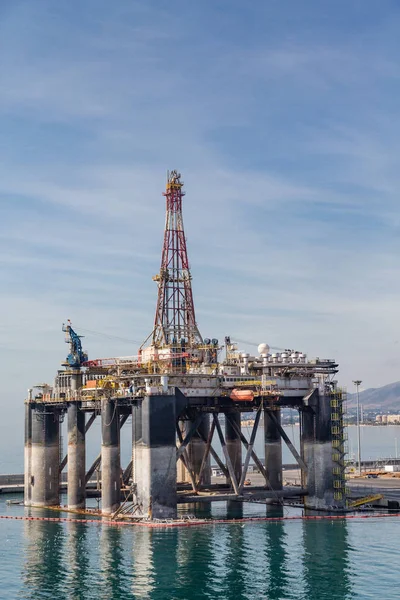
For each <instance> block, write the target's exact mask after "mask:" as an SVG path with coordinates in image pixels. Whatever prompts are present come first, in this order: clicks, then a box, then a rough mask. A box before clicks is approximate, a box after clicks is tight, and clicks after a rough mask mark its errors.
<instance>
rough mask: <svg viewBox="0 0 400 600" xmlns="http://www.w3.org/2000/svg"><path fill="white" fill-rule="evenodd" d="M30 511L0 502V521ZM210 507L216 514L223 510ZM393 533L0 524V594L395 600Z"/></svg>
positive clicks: (383, 524)
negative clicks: (216, 511) (1, 517)
mask: <svg viewBox="0 0 400 600" xmlns="http://www.w3.org/2000/svg"><path fill="white" fill-rule="evenodd" d="M31 510H32V509H27V508H24V507H22V506H14V505H13V506H7V505H6V504H5V501H4V497H3V498H1V497H0V514H8V515H23V514H26V515H28V514H29V511H31ZM218 510H219V512H220V514H222V513H223V511H224V510H225V508H224V507H223V506H219V508H218ZM291 510H292V511H293V510H294V509H291ZM246 511H247V512H246ZM34 513H35V515H46V512H45V511H38V510H36V511H34ZM250 513H251V514H253V515H254V514H259V515H261V514H264V515H265V506H263V507H261V506H251V507H249V508H247V509H245V514H250ZM289 513H290V511H289V512H287V513H285V514H289ZM47 514H50V515H51V516H52V517H54V516H56V513H54V512H53V511H51V513H47ZM399 536H400V518H397V517H395V516H394V517H389V518H370V519H365V520H364V519H343V520H342V519H340V520H332V521H330V520H321V521H304V520H303V521H302V520H298V521H293V520H287V521H285V520H283V521H275V522H257V523H251V522H249V523H232V524H214V525H202V526H198V527H188V528H177V529H166V530H162V529H155V530H154V529H147V528H138V527H132V526H131V525H126V526H121V527H117V526H107V525H100V524H93V523H81V522H79V519H77V520H76V521H74V522H67V523H65V522H46V521H20V520H1V519H0V540H1V544H0V597H1V598H2V599H3V598H4V600H6V599H7V600H13V599H17V598H18V599H26V600H36V599H37V600H39V599H51V600H53V599H54V600H56V599H57V600H63V599H65V600H66V599H68V600H78V599H79V600H91V599H96V600H97V599H99V600H114V599H115V600H117V599H118V600H119V599H121V600H122V599H123V600H129V599H139V598H140V599H148V600H192V599H193V600H195V599H216V600H225V599H226V600H228V599H229V600H230V599H232V600H241V599H246V600H247V599H248V600H250V599H251V600H253V599H260V600H261V599H263V600H264V599H265V600H282V599H296V600H301V599H304V600H314V599H315V600H324V599H327V600H328V599H329V600H344V599H350V598H357V599H358V598H359V599H367V598H380V599H385V600H386V599H392V598H393V599H397V598H399V597H400V592H399V586H398V584H399V575H398V567H399V564H400V548H399V544H398V539H399Z"/></svg>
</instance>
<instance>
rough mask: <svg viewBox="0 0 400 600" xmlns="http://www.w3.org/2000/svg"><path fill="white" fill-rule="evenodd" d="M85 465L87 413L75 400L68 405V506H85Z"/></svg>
mask: <svg viewBox="0 0 400 600" xmlns="http://www.w3.org/2000/svg"><path fill="white" fill-rule="evenodd" d="M85 466H86V448H85V413H84V412H83V411H82V410H81V409H80V406H79V404H78V403H77V402H73V403H71V404H70V405H69V406H68V508H84V507H85V498H86V485H85V475H86V470H85Z"/></svg>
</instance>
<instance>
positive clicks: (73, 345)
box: [62, 319, 88, 369]
mask: <svg viewBox="0 0 400 600" xmlns="http://www.w3.org/2000/svg"><path fill="white" fill-rule="evenodd" d="M62 330H63V331H64V332H65V334H66V336H65V342H66V343H67V344H69V354H68V356H67V358H66V363H64V364H65V366H68V367H71V368H73V369H80V368H81V367H82V366H83V363H85V362H86V361H87V360H88V355H87V353H86V352H84V351H83V349H82V342H81V338H82V337H83V336H82V335H78V334H77V333H76V331H74V330H73V329H72V325H71V321H70V320H69V319H68V321H67V324H66V325H65V323H63V325H62Z"/></svg>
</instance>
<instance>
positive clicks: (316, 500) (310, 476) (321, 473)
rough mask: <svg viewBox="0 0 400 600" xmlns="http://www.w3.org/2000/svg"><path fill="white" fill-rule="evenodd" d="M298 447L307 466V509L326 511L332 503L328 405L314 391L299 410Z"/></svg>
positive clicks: (327, 398) (327, 400)
mask: <svg viewBox="0 0 400 600" xmlns="http://www.w3.org/2000/svg"><path fill="white" fill-rule="evenodd" d="M301 425H302V428H301V445H302V450H303V458H304V462H305V463H306V465H307V476H306V478H305V479H306V485H307V489H308V496H306V497H305V500H304V503H305V506H306V507H308V508H314V509H316V510H318V509H320V510H327V509H329V508H330V507H332V506H334V505H335V504H337V502H335V501H334V486H333V460H332V433H331V406H330V398H329V396H322V395H319V394H318V391H317V390H315V391H314V393H313V394H312V396H311V397H310V399H309V401H308V403H307V405H306V406H305V407H304V408H303V410H302V411H301Z"/></svg>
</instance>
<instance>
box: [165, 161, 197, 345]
mask: <svg viewBox="0 0 400 600" xmlns="http://www.w3.org/2000/svg"><path fill="white" fill-rule="evenodd" d="M182 187H183V182H182V181H181V175H180V173H178V172H177V171H171V172H168V181H167V187H166V191H165V192H164V194H163V195H164V196H165V198H166V222H165V231H164V244H163V249H162V258H161V268H160V273H159V274H158V275H156V276H155V277H154V278H153V279H154V280H155V281H157V283H158V298H157V307H156V316H155V322H154V330H153V345H154V346H156V347H161V346H165V345H175V344H179V345H182V343H183V344H184V345H187V346H189V347H193V346H196V345H197V344H202V343H203V340H202V337H201V335H200V332H199V330H198V328H197V324H196V318H195V313H194V304H193V294H192V283H191V280H192V277H191V274H190V269H189V261H188V256H187V249H186V238H185V232H184V228H183V219H182V198H183V196H184V192H183V191H182Z"/></svg>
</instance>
